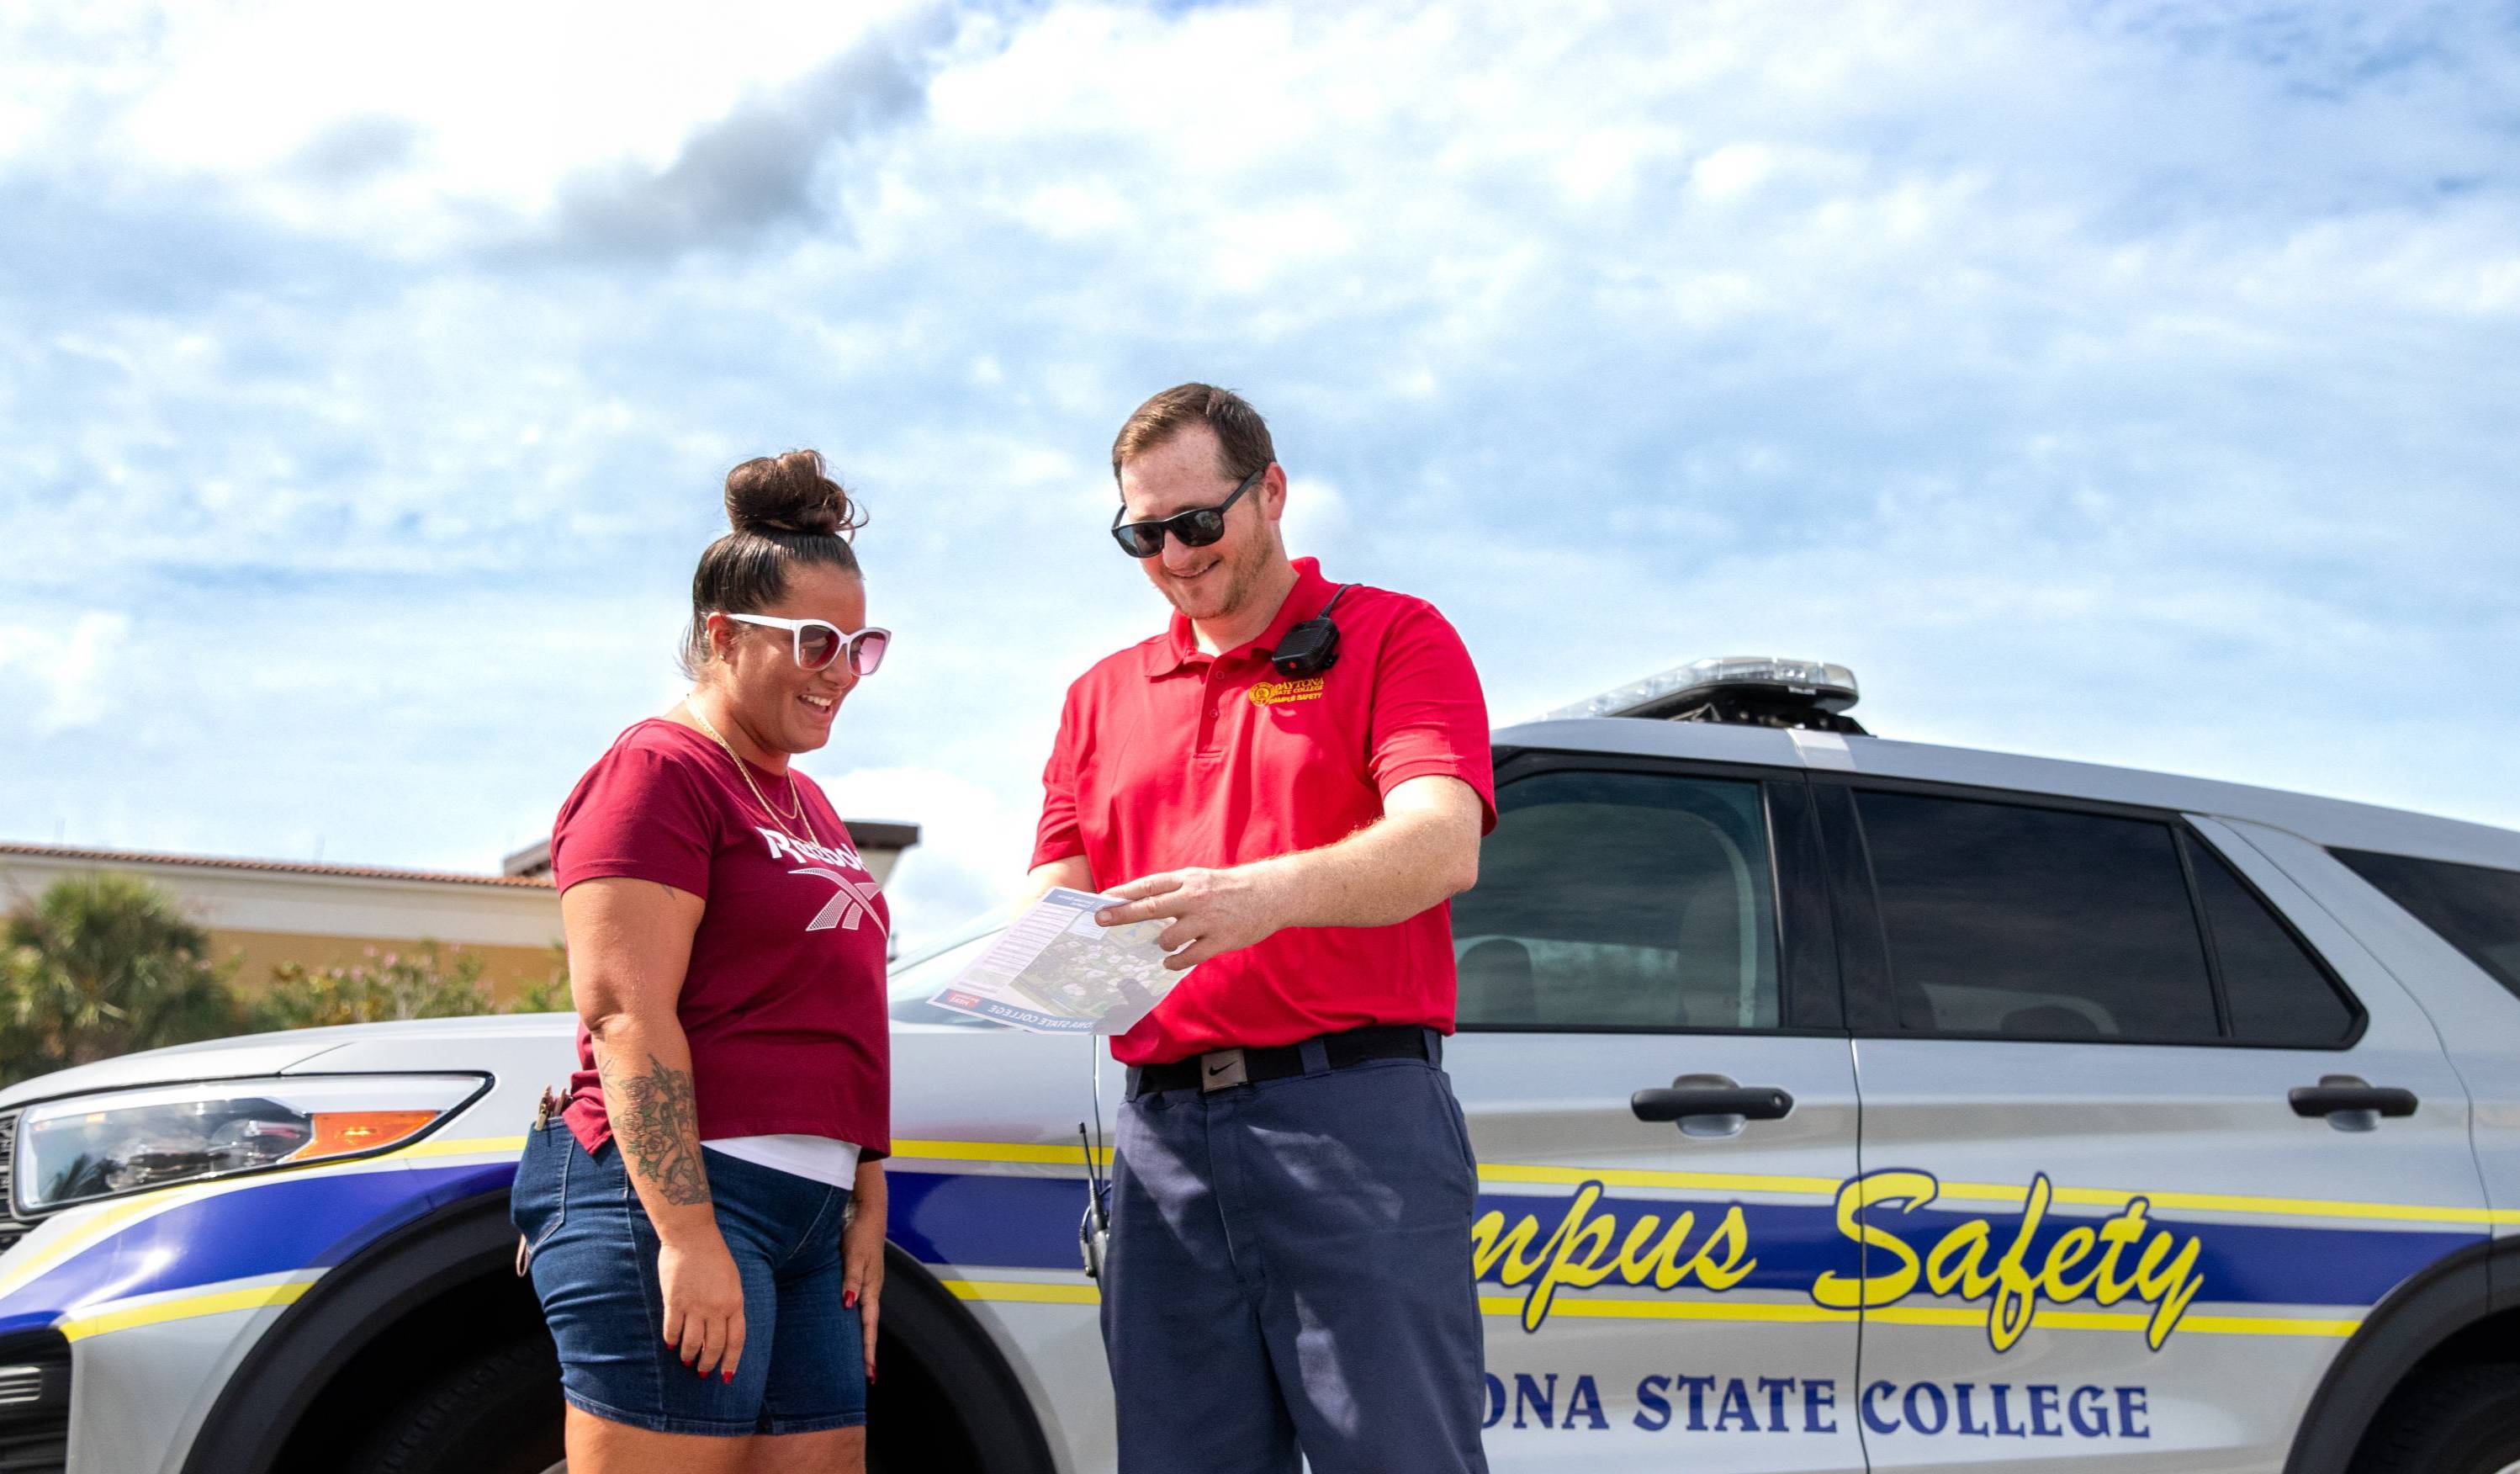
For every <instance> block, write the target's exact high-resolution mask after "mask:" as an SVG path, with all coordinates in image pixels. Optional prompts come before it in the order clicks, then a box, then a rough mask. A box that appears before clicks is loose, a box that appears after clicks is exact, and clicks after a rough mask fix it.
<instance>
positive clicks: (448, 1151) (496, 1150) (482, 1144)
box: [385, 1136, 525, 1157]
mask: <svg viewBox="0 0 2520 1474" xmlns="http://www.w3.org/2000/svg"><path fill="white" fill-rule="evenodd" d="M524 1149H525V1138H524V1137H522V1136H467V1137H464V1138H462V1139H461V1140H456V1141H438V1140H434V1139H432V1140H427V1141H419V1142H415V1143H413V1144H412V1145H410V1146H406V1147H404V1148H403V1149H402V1150H400V1151H398V1152H387V1153H386V1154H385V1155H387V1156H389V1157H488V1156H499V1155H506V1156H512V1157H513V1156H515V1155H516V1154H517V1153H518V1152H521V1151H523V1150H524Z"/></svg>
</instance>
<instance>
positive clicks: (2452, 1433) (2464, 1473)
mask: <svg viewBox="0 0 2520 1474" xmlns="http://www.w3.org/2000/svg"><path fill="white" fill-rule="evenodd" d="M2354 1474H2520V1365H2510V1364H2498V1365H2490V1366H2461V1367H2456V1368H2454V1369H2453V1370H2450V1371H2445V1372H2440V1373H2437V1374H2435V1375H2432V1376H2428V1377H2425V1378H2424V1379H2423V1380H2422V1381H2419V1382H2416V1383H2414V1384H2413V1385H2412V1386H2409V1387H2407V1388H2405V1389H2403V1390H2402V1391H2400V1392H2399V1393H2398V1394H2397V1395H2396V1396H2394V1397H2392V1398H2391V1399H2390V1400H2389V1405H2388V1406H2386V1407H2384V1408H2382V1409H2381V1412H2380V1416H2379V1418H2378V1420H2377V1421H2376V1422H2374V1423H2373V1425H2372V1428H2371V1433H2370V1436H2369V1437H2367V1438H2365V1439H2363V1449H2362V1451H2361V1455H2360V1456H2359V1457H2357V1458H2356V1459H2355V1460H2354Z"/></svg>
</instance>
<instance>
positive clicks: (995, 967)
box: [928, 886, 1187, 1034]
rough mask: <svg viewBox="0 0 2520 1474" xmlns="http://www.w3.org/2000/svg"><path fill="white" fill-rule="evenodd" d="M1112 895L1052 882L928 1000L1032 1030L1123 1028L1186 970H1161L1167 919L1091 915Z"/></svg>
mask: <svg viewBox="0 0 2520 1474" xmlns="http://www.w3.org/2000/svg"><path fill="white" fill-rule="evenodd" d="M1112 903H1113V902H1112V898H1110V897H1108V896H1096V895H1094V894H1092V893H1091V892H1087V891H1071V890H1068V889H1067V888H1066V887H1064V886H1060V887H1057V888H1055V889H1053V890H1052V891H1051V892H1050V894H1048V895H1047V896H1044V897H1043V898H1041V899H1039V900H1037V901H1035V902H1033V904H1032V906H1031V908H1030V909H1028V910H1026V911H1024V912H1023V913H1022V914H1021V915H1019V916H1017V917H1016V918H1015V919H1014V921H1013V923H1012V925H1010V926H1009V927H1008V928H1007V929H1006V930H1005V931H1003V932H1001V933H999V934H998V940H997V941H996V942H995V943H993V944H990V946H989V949H988V950H987V951H985V952H982V953H981V954H980V956H979V959H978V960H977V961H975V962H973V963H972V964H971V965H970V966H968V967H967V968H965V969H963V971H962V972H961V973H960V974H958V975H957V976H956V977H955V979H954V981H953V982H951V983H948V984H946V985H945V989H944V990H943V991H941V992H939V993H937V994H936V996H935V997H933V998H931V999H929V1000H928V1001H930V1002H932V1003H934V1004H935V1005H936V1006H937V1007H939V1008H950V1009H952V1010H953V1011H954V1012H956V1013H967V1014H969V1015H971V1016H972V1017H973V1018H980V1019H989V1020H992V1021H994V1022H996V1023H1001V1024H1012V1025H1013V1026H1014V1027H1016V1028H1017V1029H1029V1030H1031V1031H1032V1032H1034V1033H1036V1034H1122V1033H1126V1032H1127V1031H1128V1029H1129V1027H1130V1026H1131V1025H1133V1024H1135V1023H1137V1022H1138V1020H1140V1019H1143V1018H1145V1017H1146V1016H1147V1014H1148V1010H1150V1009H1152V1008H1153V1007H1154V1006H1155V1005H1156V1004H1157V1003H1160V1002H1162V1001H1163V997H1164V994H1165V993H1168V992H1170V991H1172V988H1173V985H1174V984H1176V983H1178V982H1180V981H1181V980H1182V979H1183V978H1184V977H1185V976H1187V974H1186V973H1177V972H1171V971H1167V970H1166V969H1165V967H1164V949H1163V948H1162V947H1161V946H1158V945H1157V944H1155V939H1156V938H1157V937H1158V936H1161V935H1162V933H1163V930H1164V927H1165V926H1166V925H1167V924H1168V923H1165V922H1162V921H1139V922H1132V923H1130V924H1129V925H1127V926H1114V927H1106V926H1103V925H1102V924H1101V923H1100V922H1097V921H1096V920H1095V919H1094V913H1095V912H1097V911H1099V910H1101V909H1102V908H1103V907H1104V906H1107V905H1110V904H1112Z"/></svg>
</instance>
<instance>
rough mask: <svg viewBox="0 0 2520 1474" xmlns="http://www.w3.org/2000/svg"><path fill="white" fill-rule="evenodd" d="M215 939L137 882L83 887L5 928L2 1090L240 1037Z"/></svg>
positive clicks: (51, 891) (0, 961) (65, 886)
mask: <svg viewBox="0 0 2520 1474" xmlns="http://www.w3.org/2000/svg"><path fill="white" fill-rule="evenodd" d="M236 1022H237V1020H236V1004H235V1000H234V997H233V996H232V995H231V994H230V992H229V990H228V986H227V977H226V970H225V969H224V968H222V967H220V966H219V965H218V964H216V963H215V962H213V961H212V960H211V958H210V934H209V933H208V931H206V930H205V929H203V927H202V926H200V925H199V924H198V923H196V922H194V921H193V920H192V919H191V918H189V917H187V916H186V915H185V914H184V913H183V911H182V910H181V909H180V908H179V907H178V906H177V905H176V903H175V901H174V899H173V898H171V897H169V896H167V895H166V893H164V892H163V891H160V890H158V888H157V887H156V886H153V885H151V884H149V883H148V882H147V881H145V880H142V879H139V878H138V877H136V876H129V875H114V874H102V873H101V874H94V875H76V876H70V877H67V878H65V879H63V880H59V881H56V882H54V883H53V884H52V885H51V886H50V887H48V888H47V889H46V890H45V891H44V893H43V895H42V896H40V897H37V898H33V899H31V900H22V901H21V903H20V904H19V905H17V906H16V907H14V908H13V909H12V910H11V911H10V912H9V914H8V916H7V919H6V920H5V922H0V1078H5V1079H6V1080H8V1081H13V1082H14V1081H19V1080H23V1079H26V1078H27V1077H29V1076H33V1075H40V1074H43V1073H44V1072H46V1071H48V1070H58V1069H61V1068H63V1067H65V1066H68V1065H82V1064H86V1063H89V1062H90V1061H93V1060H100V1059H109V1058H112V1056H114V1055H117V1054H124V1053H128V1052H130V1051H131V1050H134V1049H151V1048H156V1047H157V1046H158V1045H160V1044H175V1043H182V1042H185V1041H187V1040H190V1039H200V1038H212V1037H215V1036H219V1035H221V1034H226V1033H229V1032H231V1031H232V1030H233V1029H234V1028H235V1027H236Z"/></svg>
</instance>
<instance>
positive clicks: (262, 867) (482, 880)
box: [0, 843, 552, 891]
mask: <svg viewBox="0 0 2520 1474" xmlns="http://www.w3.org/2000/svg"><path fill="white" fill-rule="evenodd" d="M13 854H14V855H23V856H25V857H26V858H28V859H46V860H67V861H70V862H72V863H93V864H99V865H183V866H187V867H190V868H195V869H203V870H248V871H254V872H258V873H262V874H273V875H336V876H342V877H345V878H349V879H356V880H417V881H427V882H430V883H433V884H437V885H451V886H501V887H506V888H508V889H511V890H527V891H548V890H550V889H551V888H552V882H551V877H550V875H548V874H544V875H466V874H460V873H458V872H455V871H451V870H396V869H392V868H389V867H386V866H380V865H325V864H318V863H316V862H314V861H312V860H276V859H231V858H228V857H226V856H223V855H214V854H159V853H155V852H150V851H146V850H85V849H79V848H76V847H74V846H66V845H12V844H7V843H0V856H7V855H13Z"/></svg>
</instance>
